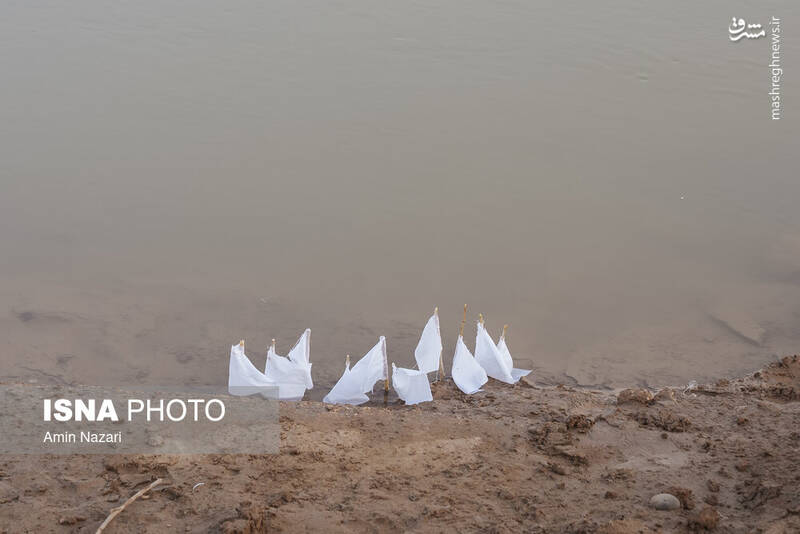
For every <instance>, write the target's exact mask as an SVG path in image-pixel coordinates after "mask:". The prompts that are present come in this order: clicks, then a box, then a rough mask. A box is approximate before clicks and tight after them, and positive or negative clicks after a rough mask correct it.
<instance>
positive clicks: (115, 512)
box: [95, 341, 244, 534]
mask: <svg viewBox="0 0 800 534" xmlns="http://www.w3.org/2000/svg"><path fill="white" fill-rule="evenodd" d="M242 345H244V341H242ZM162 482H164V479H162V478H157V479H155V480H154V481H153V482H152V483H151V484H150V485H149V486H147V487H146V488H144V489H141V490H139V491H138V492H136V493H135V494H134V495H133V497H131V498H130V499H128V500H127V501H125V502H124V503H123V504H122V506H117V507H116V508H112V509H111V513H110V514H108V517H106V520H105V521H103V522H102V523H100V526H99V527H97V531H96V532H95V534H100V533H101V532H103V530H105V528H106V527H107V526H108V524H109V523H111V521H112V520H113V519H114V518H115V517H117V516H118V515H119V514H120V512H122V511H123V510H124V509H125V508H126V507H127V506H128V505H129V504H131V503H132V502H133V501H135V500H136V499H138V498H139V497H141V496H142V495H144V494H145V493H147V492H148V491H150V490H151V489H153V488H155V487H156V486H158V485H159V484H161V483H162Z"/></svg>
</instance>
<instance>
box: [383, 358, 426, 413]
mask: <svg viewBox="0 0 800 534" xmlns="http://www.w3.org/2000/svg"><path fill="white" fill-rule="evenodd" d="M392 386H394V389H395V391H397V396H398V397H400V398H401V399H403V402H405V403H406V404H407V405H411V404H419V403H420V402H428V401H432V400H433V395H432V394H431V383H430V382H428V374H427V373H423V372H422V371H417V370H416V369H405V368H403V367H397V366H395V364H392Z"/></svg>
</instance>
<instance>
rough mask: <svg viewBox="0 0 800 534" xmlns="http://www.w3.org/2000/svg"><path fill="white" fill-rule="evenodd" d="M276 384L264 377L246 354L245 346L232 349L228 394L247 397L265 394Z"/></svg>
mask: <svg viewBox="0 0 800 534" xmlns="http://www.w3.org/2000/svg"><path fill="white" fill-rule="evenodd" d="M275 385H276V384H275V382H273V381H272V380H270V379H268V378H267V377H266V376H264V373H262V372H261V371H259V370H258V369H256V366H255V365H253V363H252V362H251V361H250V359H249V358H248V357H247V356H246V355H245V353H244V344H243V343H238V344H236V345H233V346H232V347H231V358H230V363H229V365H228V393H230V394H231V395H238V396H246V395H253V394H254V393H260V394H262V395H264V394H265V391H268V390H266V389H265V388H269V387H273V388H274V386H275Z"/></svg>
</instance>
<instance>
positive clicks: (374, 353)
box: [324, 336, 389, 404]
mask: <svg viewBox="0 0 800 534" xmlns="http://www.w3.org/2000/svg"><path fill="white" fill-rule="evenodd" d="M388 373H389V371H388V365H387V361H386V338H385V337H383V336H381V337H380V339H379V340H378V342H377V343H376V344H375V346H374V347H372V348H371V349H370V351H369V352H368V353H366V354H365V355H364V357H363V358H361V359H360V360H358V362H356V364H355V365H354V366H353V368H352V369H350V367H349V366H348V367H346V368H345V371H344V374H342V376H341V378H339V381H338V382H336V385H335V386H333V389H331V391H330V392H329V393H328V394H327V395H326V396H325V399H324V401H325V402H328V403H331V404H361V403H364V402H366V401H367V400H369V399H368V398H367V396H366V394H367V393H370V392H371V391H372V388H373V387H375V383H376V382H378V381H379V380H386V379H388V377H389V376H388Z"/></svg>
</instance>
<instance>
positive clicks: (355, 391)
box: [322, 362, 369, 405]
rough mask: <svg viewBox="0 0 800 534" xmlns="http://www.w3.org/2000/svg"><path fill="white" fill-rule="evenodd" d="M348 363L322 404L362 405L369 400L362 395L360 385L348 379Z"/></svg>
mask: <svg viewBox="0 0 800 534" xmlns="http://www.w3.org/2000/svg"><path fill="white" fill-rule="evenodd" d="M350 373H351V371H350V362H347V365H346V366H345V368H344V373H343V374H342V376H341V378H339V381H338V382H336V385H335V386H333V389H331V390H330V391H329V392H328V394H327V395H325V398H324V399H322V402H325V403H328V404H353V405H358V404H364V403H365V402H367V401H368V400H369V397H367V396H366V395H365V394H364V393H362V392H361V384H360V383H359V382H358V381H357V380H353V379H352V378H351V377H350Z"/></svg>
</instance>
